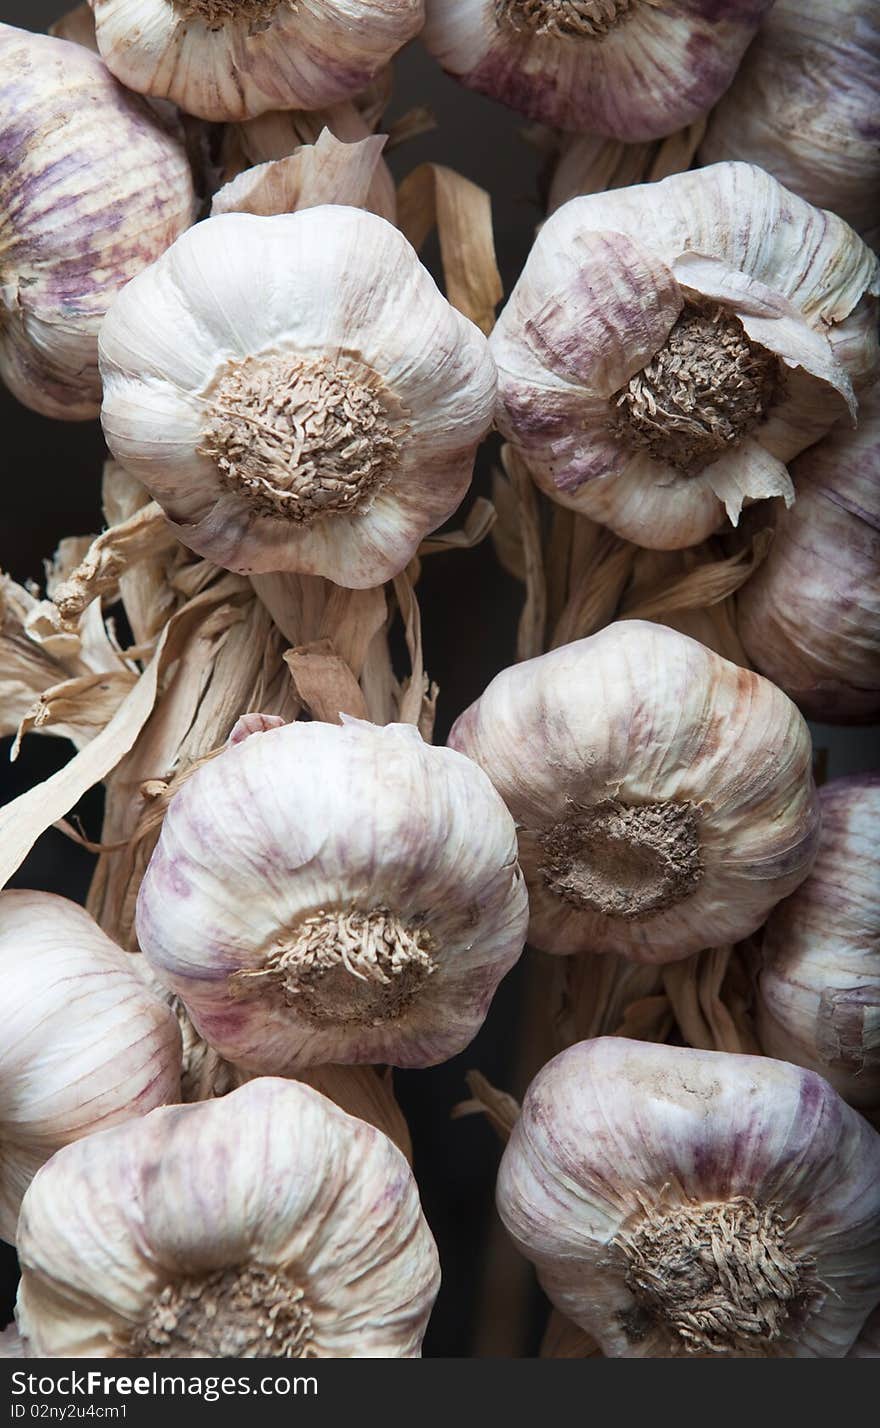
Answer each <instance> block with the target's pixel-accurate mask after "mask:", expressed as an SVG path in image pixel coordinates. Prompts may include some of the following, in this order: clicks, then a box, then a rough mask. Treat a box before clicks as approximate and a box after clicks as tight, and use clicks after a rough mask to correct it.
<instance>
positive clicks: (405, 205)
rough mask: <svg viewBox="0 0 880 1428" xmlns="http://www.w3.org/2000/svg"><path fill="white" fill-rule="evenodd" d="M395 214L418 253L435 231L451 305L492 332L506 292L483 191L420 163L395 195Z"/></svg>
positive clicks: (489, 206) (455, 175)
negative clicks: (498, 308)
mask: <svg viewBox="0 0 880 1428" xmlns="http://www.w3.org/2000/svg"><path fill="white" fill-rule="evenodd" d="M397 213H398V227H399V228H400V229H401V231H402V232H403V233H404V234H405V235H406V237H407V238H408V239H409V241H410V243H412V245H413V247H414V248H415V249H416V252H418V251H419V250H420V249H421V248H422V245H423V244H424V242H425V240H426V238H427V237H428V234H429V233H430V232H431V230H432V228H434V227H435V226H436V228H437V234H438V237H439V239H440V257H441V261H442V264H443V276H444V279H445V284H446V296H447V298H448V300H449V302H450V303H451V304H452V306H453V307H455V308H457V309H458V311H459V312H461V313H464V315H465V317H468V318H470V320H471V322H474V323H476V325H477V327H479V328H480V330H481V331H482V332H485V333H487V334H488V333H489V332H491V331H492V328H493V327H494V325H495V308H496V307H497V305H498V303H499V302H500V301H501V299H502V297H503V296H504V289H503V287H502V285H501V275H500V273H499V272H498V264H497V261H496V258H495V240H494V236H493V232H492V201H491V199H490V197H489V195H488V193H487V192H486V191H485V189H482V188H479V187H478V186H477V185H476V184H475V183H472V182H471V181H470V179H466V178H463V177H462V175H461V174H458V173H456V172H455V171H454V169H450V168H447V167H446V166H445V165H443V164H420V165H419V167H418V168H417V169H413V171H412V173H410V174H408V175H407V177H406V178H405V179H404V180H403V183H402V184H401V185H400V187H399V189H398V191H397Z"/></svg>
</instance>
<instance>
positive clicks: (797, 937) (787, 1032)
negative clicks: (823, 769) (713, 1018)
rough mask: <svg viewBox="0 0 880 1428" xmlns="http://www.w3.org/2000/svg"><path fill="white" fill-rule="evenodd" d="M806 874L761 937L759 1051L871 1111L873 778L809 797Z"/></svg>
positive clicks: (874, 1096) (875, 953)
mask: <svg viewBox="0 0 880 1428" xmlns="http://www.w3.org/2000/svg"><path fill="white" fill-rule="evenodd" d="M819 798H820V801H821V804H822V837H821V841H820V843H819V854H818V857H817V858H816V861H815V863H814V865H813V869H812V872H811V873H810V876H809V877H808V878H807V879H806V881H805V882H803V883H801V885H800V887H799V888H798V889H797V891H796V892H794V893H793V894H792V895H791V897H788V898H786V899H785V901H784V902H781V903H780V904H779V905H778V906H777V907H776V908H774V910H773V912H772V913H771V914H770V917H769V919H768V921H767V925H766V927H765V928H764V930H763V933H762V935H761V963H762V969H761V972H760V976H759V978H758V984H757V993H756V1014H757V1024H758V1039H759V1041H760V1043H761V1049H762V1051H765V1052H766V1053H767V1055H768V1056H776V1057H779V1058H780V1059H784V1060H786V1061H794V1062H796V1063H797V1065H799V1066H808V1067H809V1068H810V1069H811V1070H813V1071H818V1072H819V1074H820V1075H821V1076H824V1077H825V1079H826V1080H827V1081H830V1083H831V1085H832V1086H834V1088H835V1090H837V1091H838V1092H839V1093H840V1095H841V1096H843V1098H844V1099H845V1100H847V1101H849V1103H850V1105H853V1106H857V1107H859V1108H860V1109H862V1110H864V1111H866V1112H867V1111H874V1110H878V1109H880V856H878V845H877V831H878V828H880V774H874V775H871V774H862V775H859V774H856V775H854V776H853V777H852V778H842V779H835V780H834V781H833V782H832V783H829V784H826V785H825V787H824V788H822V789H820V791H819Z"/></svg>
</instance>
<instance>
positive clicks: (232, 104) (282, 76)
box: [89, 0, 424, 122]
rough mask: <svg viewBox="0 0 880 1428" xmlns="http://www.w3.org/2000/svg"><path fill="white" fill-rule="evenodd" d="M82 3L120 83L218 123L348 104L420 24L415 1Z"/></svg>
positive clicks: (147, 0)
mask: <svg viewBox="0 0 880 1428" xmlns="http://www.w3.org/2000/svg"><path fill="white" fill-rule="evenodd" d="M89 3H90V4H91V6H92V10H93V11H94V16H95V24H96V32H97V42H98V46H99V48H100V51H101V55H102V57H103V59H104V62H105V64H106V65H107V66H108V68H109V69H110V70H112V71H113V73H114V74H115V75H116V76H117V78H118V79H120V80H121V81H122V82H123V83H124V84H126V85H127V86H128V87H129V88H130V89H134V90H136V91H139V92H140V93H142V94H150V95H154V96H156V97H159V98H163V99H171V100H173V101H174V103H175V104H178V105H179V106H180V108H181V109H183V110H185V111H186V112H187V113H189V114H196V115H198V116H199V117H200V118H203V119H210V120H215V121H217V122H234V121H240V120H243V119H249V118H253V117H254V116H256V115H260V114H264V113H266V112H267V111H268V110H272V109H305V110H311V109H320V108H322V107H324V106H325V105H329V104H335V103H337V102H339V101H340V100H346V99H350V98H351V97H352V96H353V95H355V94H357V93H358V92H359V91H360V90H362V89H364V88H366V86H367V85H368V84H369V83H370V81H371V80H373V79H374V78H375V76H376V74H377V73H378V72H379V71H380V70H381V69H382V68H383V67H384V66H385V65H386V64H387V63H388V62H389V61H390V60H391V59H392V58H393V57H394V55H395V54H396V53H397V51H398V50H399V49H401V48H402V47H403V45H405V44H406V43H407V41H408V40H411V39H412V38H413V36H414V35H415V34H416V33H417V32H418V30H419V29H420V28H421V26H422V23H423V20H424V3H423V0H309V4H308V5H301V4H300V5H297V4H295V3H292V0H277V3H274V4H273V3H271V0H242V3H239V4H238V5H237V6H236V5H235V4H226V5H222V4H221V5H218V4H216V3H215V4H213V5H212V3H211V0H89ZM236 9H238V10H239V11H240V12H241V13H239V14H236V13H235V11H236ZM212 10H213V11H214V12H216V13H215V14H214V15H213V16H212V14H211V12H212Z"/></svg>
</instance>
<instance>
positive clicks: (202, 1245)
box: [16, 1078, 440, 1359]
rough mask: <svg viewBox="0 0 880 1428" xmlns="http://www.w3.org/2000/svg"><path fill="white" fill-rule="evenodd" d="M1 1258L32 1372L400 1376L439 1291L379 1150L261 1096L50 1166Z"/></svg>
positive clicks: (335, 1111) (266, 1087) (274, 1092)
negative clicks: (139, 1363)
mask: <svg viewBox="0 0 880 1428" xmlns="http://www.w3.org/2000/svg"><path fill="white" fill-rule="evenodd" d="M19 1256H20V1261H21V1268H22V1280H21V1285H20V1287H19V1293H18V1301H17V1304H16V1320H17V1323H18V1327H19V1330H20V1332H21V1335H22V1338H23V1340H24V1346H25V1353H26V1356H29V1357H35V1358H43V1357H58V1358H75V1357H77V1356H82V1357H84V1358H126V1357H132V1358H171V1359H173V1358H193V1357H194V1358H222V1357H233V1358H257V1357H259V1358H287V1359H293V1358H417V1357H418V1356H419V1353H420V1349H421V1342H422V1336H423V1334H424V1332H425V1327H426V1325H427V1321H428V1316H429V1315H430V1312H431V1309H432V1307H433V1303H434V1300H435V1298H436V1295H437V1290H438V1287H439V1281H440V1274H439V1265H438V1259H437V1250H436V1246H435V1244H434V1240H433V1238H432V1236H431V1232H430V1230H429V1229H428V1226H427V1223H426V1221H425V1218H424V1215H423V1214H422V1210H421V1206H420V1204H419V1197H418V1190H417V1188H416V1184H415V1181H414V1179H413V1176H412V1173H411V1171H410V1168H409V1166H408V1164H407V1162H406V1160H405V1158H404V1156H403V1155H402V1154H401V1152H400V1151H399V1150H398V1149H397V1147H396V1146H395V1145H393V1144H392V1142H391V1141H390V1140H389V1139H388V1137H387V1136H386V1135H384V1134H383V1133H382V1132H381V1131H378V1130H376V1129H375V1128H374V1127H373V1126H370V1125H367V1124H366V1122H364V1121H360V1120H356V1119H355V1118H354V1117H353V1116H349V1115H347V1114H346V1113H345V1112H344V1111H341V1110H340V1109H339V1108H338V1107H337V1106H335V1105H334V1104H333V1103H332V1102H331V1101H329V1100H327V1099H326V1098H325V1097H324V1096H322V1095H320V1094H319V1093H318V1092H317V1091H313V1090H312V1089H311V1088H310V1087H308V1086H303V1085H301V1084H299V1083H297V1082H293V1081H282V1080H274V1079H269V1078H264V1079H260V1080H256V1081H251V1082H249V1083H248V1084H247V1085H246V1086H243V1087H241V1088H240V1089H239V1090H236V1091H232V1092H230V1093H229V1095H227V1096H223V1097H221V1098H220V1099H218V1100H211V1101H201V1102H199V1103H197V1104H195V1105H191V1106H173V1107H168V1108H165V1109H163V1110H160V1111H156V1112H153V1113H152V1114H150V1115H148V1116H146V1117H144V1118H143V1119H141V1120H138V1121H136V1122H131V1123H129V1124H128V1125H126V1126H121V1127H119V1128H117V1129H114V1130H111V1131H106V1132H103V1133H101V1134H99V1135H94V1136H90V1137H88V1139H87V1140H85V1141H81V1142H79V1143H78V1144H77V1145H75V1146H70V1147H68V1148H67V1149H66V1150H64V1151H62V1152H59V1154H57V1155H56V1156H54V1157H53V1159H52V1160H51V1161H50V1163H49V1164H48V1165H47V1166H46V1167H45V1168H44V1169H43V1170H42V1171H41V1172H40V1174H39V1175H38V1177H37V1178H36V1179H35V1181H34V1182H33V1184H32V1186H31V1189H30V1191H29V1192H28V1195H27V1198H26V1203H25V1205H24V1206H23V1209H22V1216H21V1233H20V1237H19Z"/></svg>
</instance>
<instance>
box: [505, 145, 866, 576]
mask: <svg viewBox="0 0 880 1428" xmlns="http://www.w3.org/2000/svg"><path fill="white" fill-rule="evenodd" d="M878 293H880V268H878V263H877V260H876V258H875V257H874V255H873V254H872V253H871V251H870V250H869V249H868V248H867V247H866V245H865V244H864V243H862V241H861V239H859V238H858V237H857V235H856V234H855V233H853V231H852V230H851V229H850V228H848V227H847V225H846V224H845V223H843V222H842V221H841V220H840V219H837V218H834V217H833V216H832V215H830V214H827V213H822V212H820V211H819V210H817V209H813V208H811V207H810V205H809V204H806V203H804V201H803V200H802V199H799V198H797V197H796V196H795V195H794V194H791V193H789V192H788V191H787V190H786V189H783V188H782V187H781V186H780V185H779V184H778V183H776V181H775V180H774V179H772V178H770V177H769V175H767V174H764V173H762V172H761V171H760V170H759V169H757V168H755V167H753V166H752V165H749V164H738V163H723V164H716V165H714V166H712V167H710V168H707V169H701V170H697V171H695V172H693V173H685V174H675V175H673V176H672V177H670V178H667V179H664V180H662V181H661V182H658V183H651V184H640V185H635V186H633V187H631V188H625V189H616V190H614V191H612V192H608V193H597V194H591V195H589V196H586V197H583V198H576V199H572V200H571V201H570V202H569V203H566V204H564V205H563V206H562V207H561V208H559V209H558V210H557V211H556V212H555V213H554V214H553V215H552V217H551V218H549V219H548V220H547V222H546V223H545V224H544V226H543V228H542V229H541V231H540V233H539V235H538V238H537V240H536V242H535V245H534V247H533V249H532V251H531V253H530V255H529V258H528V260H527V262H526V265H525V268H524V270H523V272H522V274H521V275H520V277H519V279H518V281H517V283H516V286H515V287H514V289H513V292H512V293H511V295H510V299H509V301H508V303H507V306H506V307H505V308H504V310H503V312H502V313H501V316H500V318H499V320H498V323H497V325H496V327H495V329H494V331H493V333H492V336H491V338H490V346H491V349H492V354H493V356H494V358H495V361H496V364H497V366H498V405H497V410H496V424H497V425H498V427H499V429H500V431H501V432H502V434H503V435H504V436H505V438H506V439H507V440H508V441H510V442H512V444H513V445H514V446H515V447H516V449H517V450H518V451H519V452H520V454H521V456H522V457H523V458H524V460H525V461H526V463H527V464H528V466H529V468H530V470H531V471H532V474H533V476H534V478H535V480H536V481H537V483H538V485H539V486H540V487H541V489H542V490H544V491H545V492H546V493H547V495H549V496H550V497H552V499H553V500H555V501H558V502H559V503H560V504H561V505H563V506H567V507H570V508H571V509H574V510H577V511H580V512H582V513H583V514H584V515H586V516H588V517H590V519H592V520H596V521H598V522H599V523H600V524H602V525H606V526H608V527H610V528H611V530H613V531H614V532H615V533H616V534H617V535H620V536H622V537H623V538H624V539H626V540H631V541H633V542H635V543H636V544H638V545H642V546H645V547H648V548H650V549H656V550H677V549H681V548H684V547H687V546H690V545H695V544H698V543H699V542H701V541H703V540H705V539H706V538H707V537H708V536H709V535H711V534H712V533H713V532H714V531H715V530H717V529H718V528H719V526H720V525H721V524H722V522H723V521H724V518H725V515H726V516H727V518H728V519H729V520H730V521H732V522H733V524H734V525H735V524H736V523H737V522H738V520H739V515H740V511H741V509H742V507H743V505H744V504H747V503H749V502H751V501H755V500H760V499H763V498H767V497H779V496H781V497H782V498H783V499H784V501H785V503H786V505H791V503H792V501H793V500H794V487H793V485H792V481H791V477H790V475H789V472H788V462H789V461H790V460H791V459H792V458H793V457H795V456H797V455H798V453H799V452H801V451H802V450H804V449H805V448H806V447H808V446H810V445H811V444H812V443H813V442H815V441H818V440H819V439H820V438H821V437H823V436H824V435H825V434H826V433H827V432H828V431H829V430H830V429H831V427H832V426H833V425H834V424H835V423H837V422H840V421H843V422H846V421H850V422H854V420H855V416H856V413H857V407H858V395H859V394H860V393H861V392H862V390H863V389H865V388H866V387H867V386H869V385H870V384H871V382H872V381H873V380H874V379H875V378H876V376H877V373H878V370H880V354H878V346H877V336H876V331H875V326H874V324H875V322H876V310H877V303H876V297H877V294H878Z"/></svg>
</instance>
